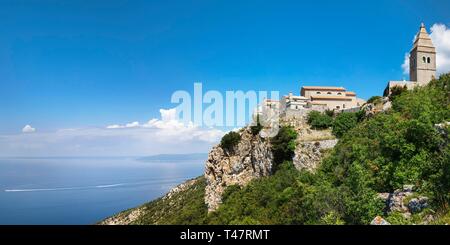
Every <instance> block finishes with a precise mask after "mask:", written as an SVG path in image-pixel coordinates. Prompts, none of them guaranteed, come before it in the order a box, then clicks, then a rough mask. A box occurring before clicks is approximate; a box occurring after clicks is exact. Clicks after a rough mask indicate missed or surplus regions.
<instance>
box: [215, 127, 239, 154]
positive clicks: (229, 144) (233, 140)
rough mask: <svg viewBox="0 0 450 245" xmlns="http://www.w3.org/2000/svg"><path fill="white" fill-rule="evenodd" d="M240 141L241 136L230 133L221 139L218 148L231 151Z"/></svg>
mask: <svg viewBox="0 0 450 245" xmlns="http://www.w3.org/2000/svg"><path fill="white" fill-rule="evenodd" d="M240 141H241V135H240V134H239V133H237V132H234V131H231V132H229V133H227V134H225V135H224V136H223V137H222V140H221V141H220V146H221V147H222V148H223V149H225V150H227V151H233V148H234V147H235V146H236V145H237V144H239V142H240Z"/></svg>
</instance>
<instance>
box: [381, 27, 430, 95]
mask: <svg viewBox="0 0 450 245" xmlns="http://www.w3.org/2000/svg"><path fill="white" fill-rule="evenodd" d="M435 77H436V49H435V47H434V45H433V42H432V41H431V38H430V36H429V35H428V33H427V30H426V28H425V25H424V24H423V23H422V24H421V25H420V30H419V33H417V35H416V39H415V40H414V45H413V47H412V49H411V51H410V53H409V79H410V81H389V82H388V84H387V86H386V89H385V90H384V96H388V95H389V94H391V92H392V88H394V87H406V88H407V89H413V88H414V87H415V86H423V85H427V84H428V83H429V82H430V81H431V80H433V79H434V78H435Z"/></svg>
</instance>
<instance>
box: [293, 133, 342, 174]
mask: <svg viewBox="0 0 450 245" xmlns="http://www.w3.org/2000/svg"><path fill="white" fill-rule="evenodd" d="M337 141H338V140H337V139H331V140H321V141H307V142H300V143H299V144H298V145H297V147H296V148H295V156H294V158H293V159H292V160H293V163H294V166H295V168H296V169H297V170H299V171H301V170H307V171H311V172H312V171H314V170H315V169H316V168H317V167H318V166H319V164H320V162H321V160H322V157H323V151H324V150H327V149H331V148H333V147H334V146H335V145H336V144H337Z"/></svg>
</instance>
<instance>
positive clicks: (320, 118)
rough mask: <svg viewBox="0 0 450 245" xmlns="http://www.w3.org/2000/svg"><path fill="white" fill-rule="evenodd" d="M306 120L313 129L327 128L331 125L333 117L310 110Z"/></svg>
mask: <svg viewBox="0 0 450 245" xmlns="http://www.w3.org/2000/svg"><path fill="white" fill-rule="evenodd" d="M307 120H308V124H309V125H311V128H313V129H327V128H329V127H331V126H332V125H333V117H331V116H329V115H327V114H324V113H320V112H318V111H311V112H310V113H309V114H308V119H307Z"/></svg>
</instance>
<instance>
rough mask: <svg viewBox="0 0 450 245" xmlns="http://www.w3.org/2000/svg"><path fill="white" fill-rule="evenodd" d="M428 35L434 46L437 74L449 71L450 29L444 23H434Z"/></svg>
mask: <svg viewBox="0 0 450 245" xmlns="http://www.w3.org/2000/svg"><path fill="white" fill-rule="evenodd" d="M430 37H431V39H432V40H433V44H434V46H435V47H436V69H437V71H436V72H437V74H438V75H439V74H442V73H446V72H450V29H448V28H447V26H445V25H444V24H434V25H433V26H432V27H431V34H430Z"/></svg>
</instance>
